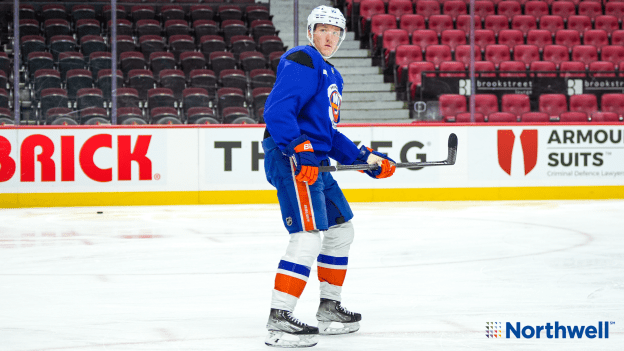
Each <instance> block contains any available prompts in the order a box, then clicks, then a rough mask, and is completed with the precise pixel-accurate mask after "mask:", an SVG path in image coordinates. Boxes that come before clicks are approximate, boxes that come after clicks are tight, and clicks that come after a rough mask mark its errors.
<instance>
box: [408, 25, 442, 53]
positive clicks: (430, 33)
mask: <svg viewBox="0 0 624 351" xmlns="http://www.w3.org/2000/svg"><path fill="white" fill-rule="evenodd" d="M412 44H414V45H418V46H420V48H421V49H422V50H423V51H424V50H425V49H426V48H427V46H429V45H437V44H438V35H437V34H436V32H435V31H434V30H432V29H418V30H415V31H414V32H413V33H412Z"/></svg>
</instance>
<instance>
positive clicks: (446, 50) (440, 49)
mask: <svg viewBox="0 0 624 351" xmlns="http://www.w3.org/2000/svg"><path fill="white" fill-rule="evenodd" d="M452 60H453V56H452V55H451V47H450V46H448V45H429V46H427V48H426V49H425V61H429V62H432V63H433V65H434V66H435V67H436V68H438V67H439V66H440V64H441V63H442V62H444V61H452Z"/></svg>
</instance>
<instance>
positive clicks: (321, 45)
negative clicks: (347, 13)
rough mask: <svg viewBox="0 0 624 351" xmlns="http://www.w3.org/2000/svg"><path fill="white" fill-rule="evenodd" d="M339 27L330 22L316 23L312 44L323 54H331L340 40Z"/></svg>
mask: <svg viewBox="0 0 624 351" xmlns="http://www.w3.org/2000/svg"><path fill="white" fill-rule="evenodd" d="M340 33H341V29H340V27H336V26H332V25H331V24H317V25H316V29H315V30H314V46H315V47H316V48H317V49H318V51H320V52H321V54H323V55H324V56H329V55H331V54H332V53H333V52H334V50H335V49H336V46H337V45H338V42H339V41H340Z"/></svg>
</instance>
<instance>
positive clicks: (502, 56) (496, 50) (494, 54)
mask: <svg viewBox="0 0 624 351" xmlns="http://www.w3.org/2000/svg"><path fill="white" fill-rule="evenodd" d="M485 59H486V60H487V61H491V62H493V63H494V65H495V66H496V67H498V64H499V63H501V62H502V61H509V60H511V56H510V55H509V47H508V46H507V45H498V44H495V45H488V46H486V47H485Z"/></svg>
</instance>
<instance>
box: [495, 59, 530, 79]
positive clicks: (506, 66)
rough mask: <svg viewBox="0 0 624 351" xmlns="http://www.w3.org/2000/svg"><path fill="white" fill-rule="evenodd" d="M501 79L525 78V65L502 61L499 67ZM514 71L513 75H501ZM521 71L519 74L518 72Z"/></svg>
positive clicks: (520, 62)
mask: <svg viewBox="0 0 624 351" xmlns="http://www.w3.org/2000/svg"><path fill="white" fill-rule="evenodd" d="M498 68H499V71H500V76H501V77H526V73H524V72H526V65H525V63H524V62H522V61H503V62H501V63H500V65H499V67H498ZM509 71H515V72H514V73H503V72H509ZM520 71H521V72H520Z"/></svg>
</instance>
